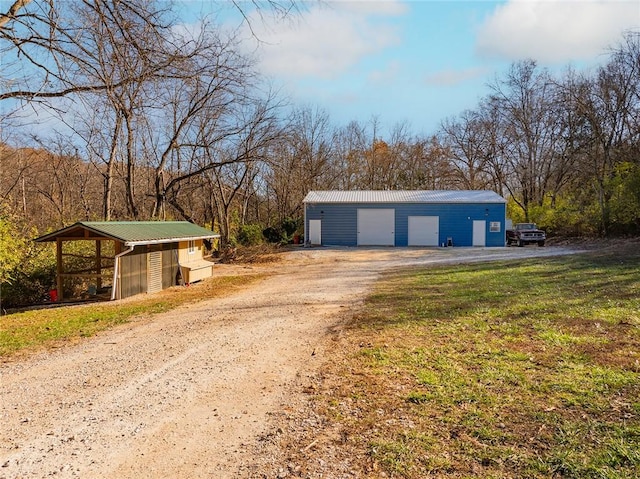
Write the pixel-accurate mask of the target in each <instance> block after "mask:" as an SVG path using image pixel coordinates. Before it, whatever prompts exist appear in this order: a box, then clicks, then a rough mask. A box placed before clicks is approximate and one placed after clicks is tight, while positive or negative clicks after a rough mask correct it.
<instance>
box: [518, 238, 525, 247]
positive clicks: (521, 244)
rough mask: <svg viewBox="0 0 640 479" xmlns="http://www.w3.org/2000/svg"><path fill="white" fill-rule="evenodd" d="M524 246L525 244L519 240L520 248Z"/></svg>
mask: <svg viewBox="0 0 640 479" xmlns="http://www.w3.org/2000/svg"><path fill="white" fill-rule="evenodd" d="M523 246H524V242H523V241H522V240H521V239H519V240H518V247H519V248H522V247H523Z"/></svg>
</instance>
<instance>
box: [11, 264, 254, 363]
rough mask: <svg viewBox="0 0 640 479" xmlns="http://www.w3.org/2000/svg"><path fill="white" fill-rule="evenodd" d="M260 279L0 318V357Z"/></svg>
mask: <svg viewBox="0 0 640 479" xmlns="http://www.w3.org/2000/svg"><path fill="white" fill-rule="evenodd" d="M261 277H262V276H259V275H252V276H221V277H215V276H214V277H212V278H209V279H207V280H206V281H203V282H201V283H197V284H195V285H192V286H191V287H189V288H184V287H175V288H171V289H167V290H164V291H162V292H160V293H156V294H154V295H151V296H145V295H139V296H136V297H133V298H130V299H126V300H123V301H116V302H105V303H92V304H85V305H77V306H61V307H56V308H52V309H37V310H32V311H25V312H20V313H14V314H10V315H5V316H0V357H8V356H12V355H15V354H17V353H24V352H30V351H33V350H36V349H38V348H43V347H45V348H46V347H51V346H54V345H57V344H60V343H61V342H66V343H68V342H73V341H77V340H79V339H80V338H82V337H87V336H93V335H94V334H97V333H98V332H100V331H103V330H106V329H109V328H111V327H113V326H115V325H118V324H122V323H127V322H129V321H131V320H132V319H133V318H135V317H139V316H141V315H144V316H148V315H152V314H156V313H162V312H165V311H170V310H171V309H174V308H176V307H178V306H180V305H182V304H185V303H193V302H196V301H201V300H204V299H209V298H213V297H216V296H220V295H222V294H227V293H228V292H229V290H233V289H236V288H241V287H244V286H246V285H247V284H250V283H251V282H253V281H256V280H258V279H260V278H261Z"/></svg>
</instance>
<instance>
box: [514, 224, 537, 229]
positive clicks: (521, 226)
mask: <svg viewBox="0 0 640 479" xmlns="http://www.w3.org/2000/svg"><path fill="white" fill-rule="evenodd" d="M516 229H518V230H535V229H537V227H536V225H535V223H520V224H518V225H516Z"/></svg>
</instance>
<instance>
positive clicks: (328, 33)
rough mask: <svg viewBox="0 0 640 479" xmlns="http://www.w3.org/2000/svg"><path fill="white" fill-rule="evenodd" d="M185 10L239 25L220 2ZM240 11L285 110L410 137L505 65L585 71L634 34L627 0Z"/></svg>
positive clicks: (196, 2)
mask: <svg viewBox="0 0 640 479" xmlns="http://www.w3.org/2000/svg"><path fill="white" fill-rule="evenodd" d="M185 4H186V5H187V6H188V7H189V8H188V10H190V11H191V12H192V13H193V12H202V13H207V12H208V11H213V10H214V9H215V10H217V13H218V14H219V15H220V17H219V18H223V19H224V20H225V21H226V22H229V23H230V24H231V25H233V26H237V25H238V24H240V23H241V19H240V16H239V14H237V12H236V11H235V9H234V8H233V6H232V4H231V2H226V3H220V2H216V1H211V0H209V1H205V0H202V1H200V0H186V2H185ZM240 4H241V5H246V10H245V13H247V14H248V16H249V19H250V23H251V27H252V33H253V34H250V33H249V32H248V29H246V24H245V25H244V27H243V28H245V29H246V30H245V32H244V36H245V37H246V42H245V43H244V45H245V46H246V48H247V51H248V52H254V54H255V55H256V58H257V59H258V67H259V69H260V71H261V72H262V73H264V74H265V75H267V76H268V77H269V78H271V79H272V80H273V82H274V84H275V85H276V86H277V87H279V88H281V91H282V93H283V94H284V95H286V96H288V97H289V98H290V99H291V100H292V101H293V102H294V103H295V104H299V105H311V106H314V107H315V106H318V107H320V108H322V109H324V110H326V111H327V112H328V113H329V115H330V117H331V119H332V121H333V122H334V123H336V124H339V125H343V124H346V123H348V122H349V121H351V120H358V121H361V122H367V121H368V120H370V119H371V118H372V117H374V116H377V117H378V119H379V121H380V123H381V124H382V126H383V127H385V128H391V127H393V126H394V125H395V124H397V123H401V122H407V123H408V125H409V126H410V130H411V131H412V132H414V133H417V134H431V133H435V131H436V129H437V127H438V125H439V123H440V122H441V121H442V120H443V119H444V118H446V117H450V116H455V115H457V114H459V113H460V112H462V111H463V110H465V109H470V108H475V107H476V106H477V104H478V101H479V99H480V98H482V97H484V96H485V95H486V94H487V93H488V92H489V90H488V87H487V84H488V83H490V82H492V81H493V80H494V79H495V78H496V76H500V75H501V73H502V72H504V71H505V70H506V69H507V68H508V66H509V65H510V64H511V63H512V62H513V61H517V60H521V59H527V58H533V59H536V60H537V61H538V63H539V64H540V65H541V66H544V67H549V68H550V69H552V70H558V71H562V70H563V69H564V68H566V67H567V66H569V65H572V66H574V67H576V68H578V69H584V68H590V67H593V66H594V65H596V64H598V62H603V61H604V60H605V59H606V55H605V53H606V51H607V47H608V46H611V45H615V44H616V43H617V42H619V41H620V40H621V38H622V36H621V35H622V32H623V31H625V30H629V29H638V28H640V1H638V0H615V1H614V0H596V1H585V0H564V1H557V0H518V1H513V0H508V1H500V2H495V1H473V0H472V1H459V0H452V1H430V0H423V1H398V0H360V1H343V0H340V1H322V2H304V3H302V5H303V8H302V9H301V11H300V13H299V15H297V16H295V17H289V18H287V19H285V20H278V19H274V18H271V16H270V15H265V11H263V12H262V15H261V16H259V15H257V14H256V13H253V12H251V11H250V8H251V7H250V4H247V3H245V4H243V3H240ZM221 5H227V6H226V7H224V8H223V10H222V12H220V10H219V9H220V8H221ZM256 36H257V38H258V39H259V40H260V44H259V45H258V44H257V43H258V42H257V41H256V38H255V37H256Z"/></svg>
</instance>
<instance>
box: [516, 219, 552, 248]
mask: <svg viewBox="0 0 640 479" xmlns="http://www.w3.org/2000/svg"><path fill="white" fill-rule="evenodd" d="M546 239H547V235H546V233H545V232H544V231H542V230H540V229H538V226H536V224H535V223H516V224H515V225H513V229H510V230H507V246H510V245H512V244H517V245H518V246H524V245H526V244H527V243H537V244H538V246H544V242H545V240H546Z"/></svg>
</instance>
